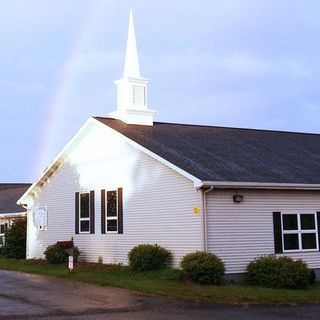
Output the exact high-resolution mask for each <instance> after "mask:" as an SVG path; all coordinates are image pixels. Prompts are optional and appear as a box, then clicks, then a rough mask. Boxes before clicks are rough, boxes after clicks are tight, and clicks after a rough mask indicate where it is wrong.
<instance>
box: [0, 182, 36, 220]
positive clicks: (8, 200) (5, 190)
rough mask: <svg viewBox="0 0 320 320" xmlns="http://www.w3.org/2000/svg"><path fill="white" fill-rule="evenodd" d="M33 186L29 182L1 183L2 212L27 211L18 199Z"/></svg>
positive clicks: (0, 200) (0, 208) (0, 201)
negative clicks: (19, 203) (18, 202)
mask: <svg viewBox="0 0 320 320" xmlns="http://www.w3.org/2000/svg"><path fill="white" fill-rule="evenodd" d="M30 186H31V184H29V183H0V214H5V213H18V212H24V211H26V210H25V209H24V208H23V207H21V206H18V205H17V200H18V199H19V198H20V197H21V196H22V195H23V194H24V193H25V192H26V191H27V189H28V188H29V187H30Z"/></svg>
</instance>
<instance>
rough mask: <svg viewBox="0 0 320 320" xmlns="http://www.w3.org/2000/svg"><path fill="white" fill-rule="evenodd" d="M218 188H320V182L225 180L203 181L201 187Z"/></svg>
mask: <svg viewBox="0 0 320 320" xmlns="http://www.w3.org/2000/svg"><path fill="white" fill-rule="evenodd" d="M212 186H214V187H215V188H218V189H233V188H237V189H274V190H279V189H282V190H320V184H304V183H269V182H223V181H202V182H201V187H212Z"/></svg>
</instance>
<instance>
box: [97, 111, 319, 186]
mask: <svg viewBox="0 0 320 320" xmlns="http://www.w3.org/2000/svg"><path fill="white" fill-rule="evenodd" d="M95 119H97V120H98V121H100V122H102V123H104V124H105V125H107V126H109V127H111V128H112V129H114V130H116V131H118V132H120V133H121V134H123V135H125V136H126V137H128V138H130V139H131V140H133V141H135V142H137V143H138V144H140V145H142V146H143V147H145V148H147V149H149V150H150V151H152V152H154V153H156V154H157V155H159V156H160V157H162V158H164V159H166V160H168V161H169V162H171V163H173V164H175V165H176V166H178V167H180V168H181V169H183V170H185V171H186V172H188V173H190V174H192V175H193V176H195V177H197V178H199V179H201V180H202V181H221V182H264V183H303V184H320V135H319V134H307V133H293V132H282V131H268V130H253V129H238V128H224V127H214V126H201V125H188V124H173V123H162V122H155V123H154V125H153V126H141V125H128V124H125V123H124V122H122V121H120V120H115V119H111V118H101V117H95Z"/></svg>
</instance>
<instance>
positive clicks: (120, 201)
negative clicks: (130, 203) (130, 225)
mask: <svg viewBox="0 0 320 320" xmlns="http://www.w3.org/2000/svg"><path fill="white" fill-rule="evenodd" d="M118 233H121V234H122V233H123V191H122V188H118Z"/></svg>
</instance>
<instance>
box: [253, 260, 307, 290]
mask: <svg viewBox="0 0 320 320" xmlns="http://www.w3.org/2000/svg"><path fill="white" fill-rule="evenodd" d="M247 272H248V274H247V280H248V282H249V283H250V284H253V285H258V286H263V287H272V288H288V289H302V288H305V287H307V286H308V285H309V284H310V283H311V281H312V272H311V270H310V269H309V268H308V266H307V264H306V263H305V262H304V261H302V260H293V259H291V258H288V257H276V256H265V257H260V258H257V259H255V260H253V261H251V262H250V263H249V264H248V266H247Z"/></svg>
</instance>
